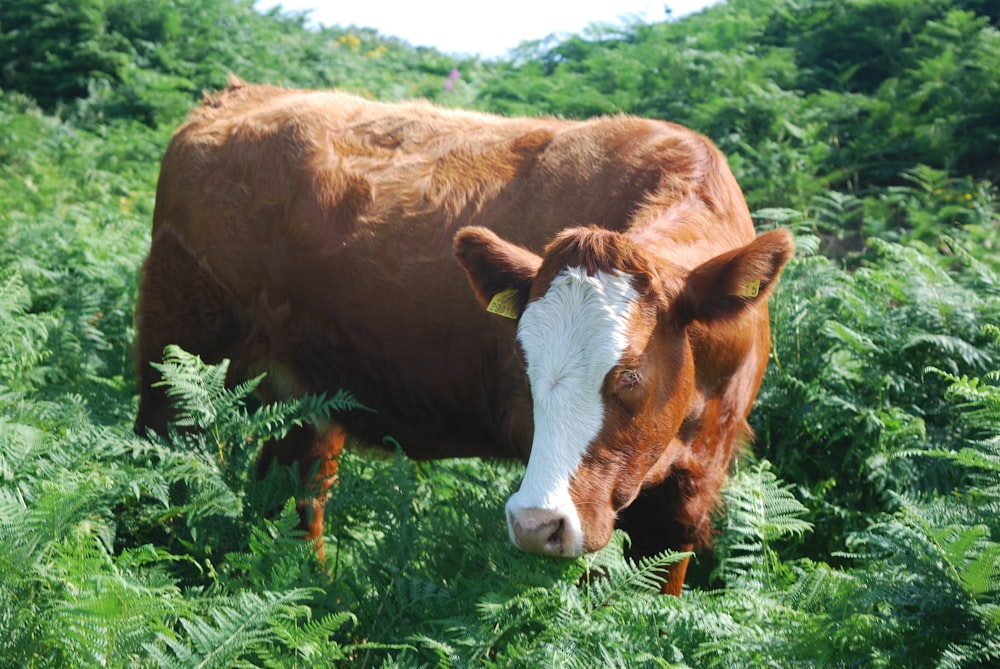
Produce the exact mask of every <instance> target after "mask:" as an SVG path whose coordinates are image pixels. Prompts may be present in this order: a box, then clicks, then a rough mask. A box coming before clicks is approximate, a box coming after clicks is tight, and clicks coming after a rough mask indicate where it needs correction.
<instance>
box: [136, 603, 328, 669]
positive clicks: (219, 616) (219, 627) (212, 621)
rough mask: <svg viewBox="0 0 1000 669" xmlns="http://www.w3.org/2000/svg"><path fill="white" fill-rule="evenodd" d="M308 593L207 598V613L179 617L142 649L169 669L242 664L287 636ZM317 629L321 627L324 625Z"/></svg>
mask: <svg viewBox="0 0 1000 669" xmlns="http://www.w3.org/2000/svg"><path fill="white" fill-rule="evenodd" d="M310 597H311V593H310V591H308V590H304V589H297V590H291V591H288V592H280V593H275V592H268V591H264V592H261V593H253V592H241V593H239V594H238V595H236V596H234V597H232V598H229V599H228V600H226V601H215V602H212V601H211V600H208V601H207V602H203V603H205V604H207V603H211V604H212V606H210V607H209V611H208V613H207V614H205V615H204V616H200V615H195V616H191V617H186V618H182V619H181V621H180V627H181V629H180V630H179V631H178V633H176V634H175V633H166V632H160V633H158V634H157V635H156V636H157V643H155V644H154V643H146V644H144V648H145V650H146V651H147V652H148V653H149V655H150V657H151V658H152V659H153V660H155V662H156V663H157V666H159V667H164V668H167V669H189V668H190V667H199V668H200V669H211V668H212V667H218V668H219V669H227V668H228V667H231V666H234V665H239V664H244V663H247V660H249V659H251V658H253V657H254V655H255V654H256V653H257V652H258V651H259V650H260V649H265V648H267V647H268V646H270V645H272V644H275V643H280V642H281V640H282V638H285V639H288V638H289V636H290V635H289V633H288V630H287V628H288V626H289V625H290V623H293V622H294V621H296V620H298V619H299V618H301V617H304V616H306V615H307V613H308V608H306V607H305V606H304V604H303V602H305V601H307V600H308V599H309V598H310ZM341 622H346V619H345V620H344V621H341ZM278 629H283V630H284V631H283V632H282V633H279V632H278V631H277V630H278ZM314 629H316V628H314ZM320 629H321V631H325V628H323V626H321V628H320ZM292 636H294V635H292Z"/></svg>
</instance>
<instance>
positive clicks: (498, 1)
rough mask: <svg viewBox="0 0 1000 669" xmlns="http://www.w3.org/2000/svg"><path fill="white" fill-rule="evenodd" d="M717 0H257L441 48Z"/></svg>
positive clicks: (572, 29) (494, 52)
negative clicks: (482, 0)
mask: <svg viewBox="0 0 1000 669" xmlns="http://www.w3.org/2000/svg"><path fill="white" fill-rule="evenodd" d="M719 1H720V0H662V1H661V2H650V1H649V0H490V1H489V2H475V1H474V0H349V1H347V2H345V1H343V0H339V1H335V2H324V1H323V0H258V2H257V4H256V6H257V8H258V9H260V10H267V9H270V8H271V7H274V6H275V5H281V6H282V7H283V8H284V10H286V11H287V10H304V9H312V10H313V12H312V13H311V14H310V18H311V20H312V21H313V22H314V23H318V24H322V25H325V26H334V25H340V26H344V27H347V26H352V25H353V26H358V27H360V28H374V29H376V30H377V31H378V32H380V33H381V34H383V35H387V36H392V37H398V38H400V39H402V40H405V41H407V42H409V43H410V44H412V45H413V46H429V47H434V48H436V49H438V50H439V51H442V52H444V53H454V54H458V53H462V54H478V55H479V56H481V57H483V58H493V57H497V56H503V55H505V54H506V53H507V51H508V50H509V49H513V48H514V47H516V46H517V45H518V44H520V43H521V42H523V41H526V40H537V39H542V38H544V37H548V36H549V35H551V34H553V33H560V34H561V33H566V34H580V33H582V32H583V30H584V28H586V27H587V26H588V25H590V24H591V23H611V24H615V25H618V24H620V23H622V19H629V18H634V17H638V18H640V19H641V20H643V21H646V22H651V21H662V20H664V19H665V18H667V13H666V10H665V7H670V9H671V10H672V12H671V16H673V17H674V18H677V17H680V16H684V15H685V14H690V13H691V12H695V11H698V10H699V9H702V8H703V7H707V6H708V5H712V4H716V3H717V2H719Z"/></svg>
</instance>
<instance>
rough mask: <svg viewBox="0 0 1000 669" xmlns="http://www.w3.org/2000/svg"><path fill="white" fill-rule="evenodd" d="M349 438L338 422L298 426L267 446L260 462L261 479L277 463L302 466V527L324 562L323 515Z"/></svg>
mask: <svg viewBox="0 0 1000 669" xmlns="http://www.w3.org/2000/svg"><path fill="white" fill-rule="evenodd" d="M346 439H347V433H346V431H345V430H344V428H343V427H341V426H340V425H337V424H335V423H331V424H324V425H322V426H319V427H316V426H312V425H306V426H302V427H296V428H292V430H291V431H290V432H289V433H288V435H286V436H285V437H284V438H283V439H281V440H279V441H275V442H268V443H267V444H265V445H264V448H263V449H262V450H261V453H260V457H259V458H258V460H257V476H258V478H263V477H264V475H265V474H267V471H268V470H269V469H270V467H271V465H272V463H274V462H275V461H277V462H278V464H281V465H284V466H290V465H291V464H292V463H296V462H297V463H298V466H299V474H300V477H301V480H300V483H301V485H302V493H300V494H299V496H298V500H297V502H296V507H297V508H298V511H299V518H300V524H299V527H300V528H301V529H302V530H304V531H305V538H306V539H307V540H314V541H316V553H317V556H318V557H319V558H320V559H321V560H322V559H323V557H324V555H325V554H324V549H323V512H324V510H325V508H326V502H327V498H328V491H329V489H330V486H331V485H333V483H334V482H335V481H336V478H337V465H338V462H339V460H340V454H341V452H342V451H343V450H344V442H345V441H346Z"/></svg>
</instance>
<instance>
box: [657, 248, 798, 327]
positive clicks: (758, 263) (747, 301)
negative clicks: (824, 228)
mask: <svg viewBox="0 0 1000 669" xmlns="http://www.w3.org/2000/svg"><path fill="white" fill-rule="evenodd" d="M794 252H795V246H794V244H793V243H792V236H791V234H790V233H789V232H788V231H787V230H780V229H779V230H772V231H770V232H765V233H764V234H762V235H760V236H759V237H757V239H755V240H754V241H752V242H750V243H749V244H747V245H746V246H744V247H742V248H739V249H735V250H733V251H729V252H728V253H723V254H722V255H719V256H716V257H715V258H712V259H711V260H709V261H707V262H705V263H703V264H701V265H699V266H698V267H696V268H694V270H692V271H691V273H690V274H689V275H688V277H687V280H686V282H685V285H684V290H683V291H682V292H681V294H680V296H679V297H678V299H677V301H676V302H675V309H676V310H677V311H676V313H677V315H678V318H680V319H681V321H682V322H689V321H692V320H699V321H703V322H711V321H715V320H724V319H730V318H735V317H736V316H738V315H739V314H740V313H742V312H743V311H744V310H745V309H746V308H747V307H749V306H751V305H753V304H756V303H757V302H759V301H760V300H766V299H767V297H768V295H769V294H770V289H771V286H772V285H773V284H774V282H775V281H776V280H777V279H778V275H779V274H781V269H782V268H783V267H784V266H785V263H786V262H788V259H789V258H791V257H792V254H793V253H794Z"/></svg>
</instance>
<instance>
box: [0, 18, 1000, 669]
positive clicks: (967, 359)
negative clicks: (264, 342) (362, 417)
mask: <svg viewBox="0 0 1000 669" xmlns="http://www.w3.org/2000/svg"><path fill="white" fill-rule="evenodd" d="M998 21H1000V11H998V10H997V8H996V3H995V2H990V1H986V0H933V1H932V2H924V3H912V2H904V1H902V0H850V1H848V2H840V3H836V2H827V1H825V0H796V2H794V3H793V2H790V1H789V0H730V1H729V2H727V3H724V4H721V5H719V6H715V7H712V8H710V9H709V10H707V11H705V12H703V13H701V14H698V15H695V16H691V17H688V18H685V19H684V20H681V21H666V22H661V23H656V24H650V25H646V24H643V23H639V22H633V23H630V24H626V25H622V26H594V27H591V28H590V29H588V30H587V31H586V32H585V33H584V34H582V35H579V36H573V37H570V38H566V39H555V38H553V39H549V40H545V41H541V42H535V43H528V44H525V45H523V46H522V47H521V48H520V49H519V50H517V51H516V52H514V53H513V54H512V57H511V58H510V59H508V60H500V61H496V62H487V63H482V62H478V61H476V60H459V61H458V62H456V61H455V59H454V58H451V57H448V56H445V55H443V54H440V53H437V52H435V51H434V50H431V49H413V48H411V47H409V46H408V45H406V44H405V43H403V42H400V41H399V40H396V39H394V38H391V37H387V36H382V35H378V34H377V33H375V32H373V31H371V30H367V29H359V28H354V27H328V28H316V29H307V28H306V19H305V17H304V16H303V15H300V14H291V15H289V14H283V13H281V12H280V11H278V10H273V11H271V12H269V13H267V14H264V15H262V14H258V13H256V12H254V11H253V8H252V4H251V3H250V2H249V0H211V1H210V2H194V1H193V0H171V1H169V2H159V1H154V0H140V1H139V2H135V1H124V0H73V1H71V2H56V3H47V4H45V3H43V4H38V3H34V4H33V3H29V2H24V1H23V0H4V2H3V3H2V10H0V88H2V91H0V127H2V128H3V129H4V131H3V132H2V133H0V652H2V653H3V657H4V663H5V664H9V665H10V666H32V667H48V666H52V667H86V666H94V665H103V666H111V667H126V666H127V667H181V666H184V667H186V666H261V667H307V666H308V667H312V666H345V667H347V666H350V667H371V666H384V667H416V666H440V667H450V666H458V667H462V666H495V667H499V666H526V667H529V666H530V667H535V666H580V667H592V666H623V667H624V666H628V667H635V666H649V667H688V666H690V667H714V666H720V667H721V666H726V667H731V666H741V667H742V666H773V667H789V666H803V667H826V666H837V667H846V666H866V667H867V666H872V667H879V666H892V667H895V666H912V667H924V666H937V667H949V668H950V667H985V666H993V665H995V664H997V663H998V662H1000V601H998V598H1000V520H998V519H1000V451H998V449H1000V428H998V426H1000V342H998V338H1000V330H998V329H997V328H998V324H1000V279H998V273H1000V256H998V253H997V250H998V249H997V239H1000V217H998V215H997V204H996V203H997V191H996V186H995V180H996V177H997V166H996V146H997V145H998V144H1000V136H998V133H1000V127H998V124H997V120H998V118H1000V117H998V116H997V114H996V100H997V98H998V97H1000V91H998V87H1000V75H998V73H1000V41H998V35H1000V33H998V31H997V25H998ZM456 68H457V69H458V71H459V74H460V78H459V80H458V81H457V82H455V85H454V86H452V87H451V88H450V89H445V87H444V82H445V81H446V80H447V78H448V76H449V73H450V72H451V71H452V69H456ZM230 71H232V72H235V73H236V74H238V75H240V76H242V77H244V78H246V79H248V80H251V81H268V82H272V83H279V84H287V85H296V86H310V87H328V86H337V87H340V88H346V89H349V90H353V91H356V92H360V93H362V94H365V95H369V96H372V97H378V98H381V99H398V98H404V97H415V96H420V97H426V98H429V99H432V100H435V101H438V102H442V103H445V104H453V105H464V106H478V107H480V108H483V109H487V110H489V111H494V112H505V113H526V114H539V113H548V114H553V115H557V116H566V117H579V116H585V115H590V114H597V113H611V114H613V113H618V112H620V111H625V112H631V113H637V114H641V115H644V116H648V117H652V118H666V119H669V120H673V121H679V122H682V123H686V124H688V125H690V126H692V127H694V128H696V129H698V130H700V131H702V132H704V133H706V134H707V135H709V136H710V137H712V138H713V139H714V140H715V141H716V142H717V143H718V144H719V145H720V146H721V147H722V148H723V149H724V150H725V151H726V152H727V154H728V155H729V158H730V161H731V164H732V165H733V168H734V171H735V172H736V173H737V176H738V178H739V180H740V182H741V184H742V185H743V186H744V189H745V191H746V192H747V196H748V200H749V201H750V203H751V206H752V208H753V209H754V210H757V212H758V213H757V214H756V218H757V220H758V223H759V224H760V226H761V227H762V228H766V227H768V226H771V225H782V226H787V227H791V228H792V229H793V230H794V231H795V233H796V237H797V239H796V241H797V245H798V255H797V257H796V258H795V259H794V260H793V261H792V262H791V263H790V265H789V266H788V268H787V269H786V270H785V273H784V275H783V277H782V283H781V285H780V286H779V288H778V291H777V293H776V294H775V296H774V298H773V299H772V312H771V313H772V320H773V348H772V350H773V361H772V362H773V364H771V365H770V367H769V370H768V373H767V375H766V377H765V379H764V383H763V387H762V389H761V393H760V397H759V401H758V403H757V405H756V408H755V410H754V413H753V414H752V416H751V422H752V424H753V426H754V428H755V430H756V433H757V440H756V443H755V445H754V446H753V450H754V451H755V455H754V456H752V457H750V458H749V459H748V461H747V462H745V464H741V465H740V466H739V468H738V469H737V470H736V471H734V472H733V475H732V477H731V480H730V482H729V484H728V486H727V488H726V489H725V493H724V497H725V504H726V508H725V513H724V514H720V516H719V520H718V522H717V530H718V536H717V541H716V545H715V549H714V553H713V554H702V555H697V556H695V557H694V558H692V560H693V567H692V575H691V576H690V577H689V581H688V588H687V590H685V593H684V595H683V597H681V598H680V599H674V598H665V597H661V596H659V595H657V594H655V591H656V590H657V585H656V582H655V578H654V576H655V575H656V574H657V573H659V572H660V571H661V570H662V569H664V568H665V567H666V566H667V565H669V564H670V563H672V562H673V561H675V560H677V559H680V558H681V557H683V556H681V555H678V554H672V553H668V554H665V555H661V556H658V557H655V558H652V559H650V560H645V561H643V562H641V563H640V564H631V563H629V562H627V561H626V560H625V559H624V558H623V557H622V553H621V546H622V544H623V543H624V542H626V541H628V537H626V536H625V535H623V534H622V533H620V532H619V533H616V534H615V536H614V538H613V541H612V545H611V546H610V547H609V548H608V549H607V550H605V551H602V552H600V553H598V554H596V555H592V556H588V557H585V558H581V559H579V560H576V561H559V560H549V559H544V558H539V557H537V556H530V555H526V554H524V553H522V552H520V551H518V550H517V549H515V548H514V547H513V546H512V545H511V544H510V542H509V541H508V540H507V537H506V529H505V527H504V521H503V511H502V500H503V499H504V498H505V497H506V496H507V495H508V494H509V493H510V491H511V490H513V489H514V487H515V486H516V485H517V482H518V480H519V477H520V475H521V469H520V468H519V467H518V466H516V465H512V464H508V463H498V462H478V461H444V462H437V463H414V462H411V461H409V460H406V459H405V458H404V457H402V455H400V454H396V455H393V456H390V457H388V458H382V459H379V458H376V457H372V456H370V455H367V454H359V453H356V452H348V453H346V454H345V455H344V456H343V457H342V460H341V463H340V469H339V476H340V481H339V484H338V485H337V486H335V487H334V489H333V490H332V491H331V497H330V501H329V508H328V510H327V518H328V523H327V527H326V533H325V537H324V544H325V548H326V560H325V562H323V563H319V562H318V561H317V559H316V557H315V553H314V550H313V548H312V546H310V545H308V544H307V543H306V542H303V541H301V539H300V536H301V532H300V530H299V529H298V523H299V519H298V514H297V512H296V508H295V499H294V497H295V495H296V494H297V493H299V492H301V491H300V490H299V485H300V484H299V481H300V477H299V476H298V472H296V471H294V470H288V469H284V468H281V467H277V468H272V471H271V472H270V473H269V474H268V476H267V477H266V478H265V479H264V480H260V481H258V480H257V479H256V478H255V476H254V473H253V469H254V468H253V464H252V463H253V459H254V457H255V456H256V451H257V447H258V446H259V444H260V443H262V441H263V440H266V439H269V438H270V439H273V438H280V437H281V436H282V435H284V434H286V432H287V430H289V429H291V428H292V427H293V426H295V425H302V424H305V423H308V422H311V421H315V420H328V419H329V418H331V416H332V414H333V413H335V412H342V411H364V410H366V409H364V408H363V407H359V406H358V405H357V404H356V403H355V402H354V401H353V400H352V399H351V397H350V395H348V394H346V393H344V392H342V391H339V389H330V391H331V392H333V393H335V394H334V395H332V396H330V397H325V396H319V397H315V396H307V397H303V398H299V399H296V400H292V401H288V402H282V403H277V404H272V405H267V406H264V407H261V406H257V404H258V403H257V402H256V401H255V400H254V399H253V398H252V391H253V389H254V388H255V386H256V384H257V383H259V382H260V379H251V380H248V381H247V382H246V383H243V384H240V385H238V386H237V387H235V388H226V387H225V385H224V383H223V380H224V378H225V376H226V370H227V367H226V364H227V363H223V364H221V365H218V366H212V365H205V364H204V363H203V362H202V361H201V360H199V359H198V358H197V357H195V356H191V355H189V354H187V353H185V352H183V351H181V350H179V349H177V348H175V347H170V348H168V349H167V351H166V356H165V360H164V362H163V363H162V365H161V366H160V369H161V371H162V373H163V376H164V383H165V387H166V388H167V390H168V394H169V395H170V396H171V397H172V398H173V400H174V401H175V403H176V404H177V408H178V420H177V423H176V424H175V425H174V434H173V438H172V439H171V440H170V441H169V442H168V441H166V440H163V439H160V438H157V437H151V438H144V437H143V438H140V437H138V436H136V435H134V434H133V433H132V432H131V423H132V418H133V415H134V407H135V399H134V394H135V392H134V391H135V389H134V384H133V381H132V376H133V374H132V369H131V360H130V350H129V349H130V346H131V341H132V337H133V332H132V311H133V308H134V293H135V277H136V272H137V270H138V266H139V263H140V262H141V259H142V257H143V255H144V253H145V252H146V249H147V248H148V221H149V218H150V216H151V214H152V208H153V194H154V183H155V175H156V169H157V161H158V160H159V157H160V155H161V153H162V150H163V147H164V146H165V145H166V142H167V140H168V137H169V134H168V133H169V132H170V131H171V130H172V128H173V127H174V126H175V125H176V124H177V123H179V122H180V120H181V118H182V117H183V115H184V114H185V113H186V110H187V109H188V108H189V107H190V106H191V105H193V104H195V102H196V101H197V98H198V96H199V95H200V94H201V91H202V90H203V89H213V88H218V87H220V86H224V85H225V83H226V77H227V74H228V72H230ZM709 572H711V575H709Z"/></svg>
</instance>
